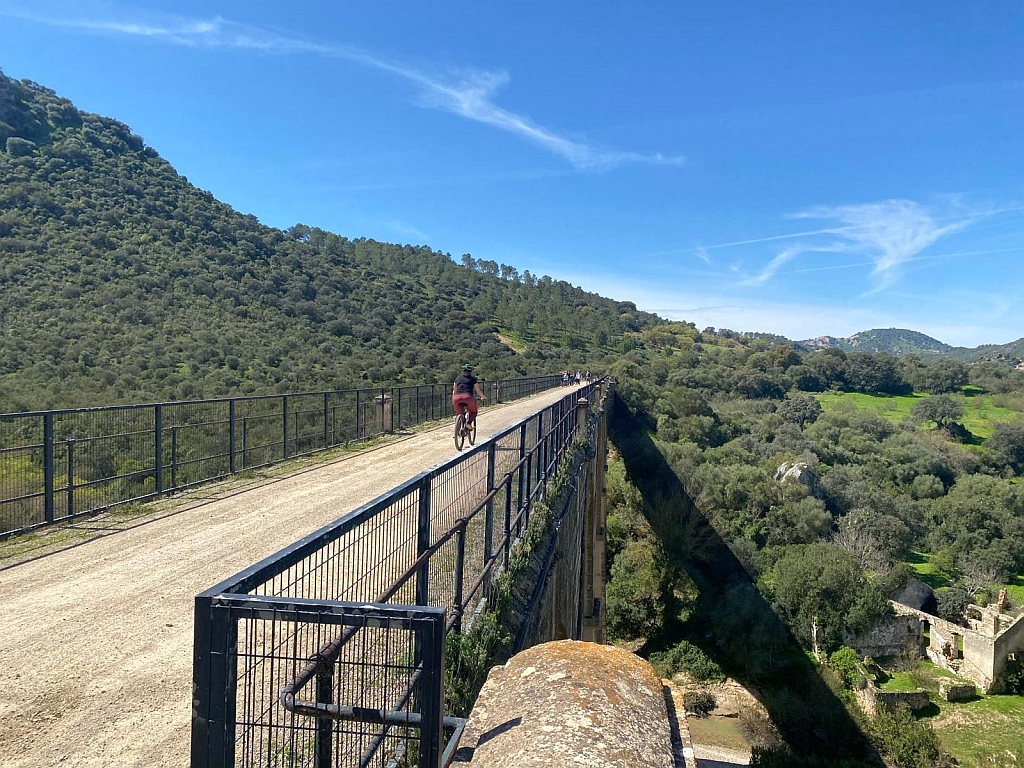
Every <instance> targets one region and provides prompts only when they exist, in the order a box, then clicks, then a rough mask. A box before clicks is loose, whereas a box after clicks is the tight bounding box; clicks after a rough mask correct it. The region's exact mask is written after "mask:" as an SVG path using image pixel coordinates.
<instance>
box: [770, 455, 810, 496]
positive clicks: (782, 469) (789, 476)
mask: <svg viewBox="0 0 1024 768" xmlns="http://www.w3.org/2000/svg"><path fill="white" fill-rule="evenodd" d="M775 481H776V482H779V483H799V484H800V485H802V486H803V487H804V488H806V489H807V493H809V494H810V495H811V496H814V497H817V496H818V479H817V478H816V477H815V476H814V471H813V470H812V469H811V468H810V466H808V464H807V462H805V461H785V462H783V463H782V464H780V465H779V468H778V469H776V470H775Z"/></svg>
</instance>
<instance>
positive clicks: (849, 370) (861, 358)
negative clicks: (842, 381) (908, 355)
mask: <svg viewBox="0 0 1024 768" xmlns="http://www.w3.org/2000/svg"><path fill="white" fill-rule="evenodd" d="M845 369H846V381H847V383H848V384H849V385H850V388H851V389H854V390H856V391H857V392H868V393H877V394H882V395H901V394H906V393H909V391H910V385H909V384H907V383H906V382H905V381H904V380H903V377H902V376H901V375H900V365H899V360H897V359H896V358H895V357H893V356H892V355H889V354H886V353H884V352H876V353H870V352H852V353H850V354H849V355H847V357H846V366H845Z"/></svg>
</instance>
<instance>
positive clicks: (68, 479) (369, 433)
mask: <svg viewBox="0 0 1024 768" xmlns="http://www.w3.org/2000/svg"><path fill="white" fill-rule="evenodd" d="M559 383H560V379H559V377H557V376H540V377H533V378H525V379H511V380H507V381H495V382H486V383H483V382H482V387H483V389H484V393H485V394H486V395H487V399H488V402H505V401H510V400H514V399H517V398H520V397H525V396H528V395H532V394H534V393H536V392H539V391H542V390H545V389H549V388H550V387H553V386H556V385H557V384H559ZM450 398H451V385H450V384H423V385H419V386H407V387H390V388H375V389H351V390H338V391H331V392H307V393H297V394H287V395H266V396H255V397H236V398H224V399H218V400H195V401H185V402H177V403H151V404H146V405H120V406H110V407H101V408H80V409H70V410H58V411H37V412H31V413H8V414H0V537H3V536H8V535H10V534H12V533H19V532H22V531H27V530H30V529H32V528H36V527H38V526H42V525H47V524H50V523H53V522H59V521H63V520H69V519H71V518H74V517H77V516H79V515H86V514H92V513H95V512H97V511H99V510H103V509H107V508H109V507H112V506H115V505H117V504H124V503H126V502H132V501H143V500H147V499H152V498H154V497H156V496H159V495H161V494H164V493H171V492H174V491H181V490H185V489H188V488H191V487H193V486H195V485H198V484H200V483H205V482H208V481H210V480H217V479H220V478H223V477H226V476H228V475H231V474H234V473H236V472H241V471H245V470H249V469H256V468H259V467H266V466H268V465H270V464H274V463H277V462H280V461H284V460H286V459H291V458H295V457H298V456H306V455H309V454H311V453H315V452H317V451H321V450H325V449H329V448H334V447H338V446H342V445H346V444H349V443H353V442H357V441H360V440H365V439H368V438H372V437H375V436H378V435H382V434H385V433H388V432H395V431H399V430H403V429H408V428H410V427H413V426H416V425H417V424H422V423H424V422H428V421H433V420H435V419H439V418H442V417H444V416H446V415H448V413H449V412H450V410H451V405H450Z"/></svg>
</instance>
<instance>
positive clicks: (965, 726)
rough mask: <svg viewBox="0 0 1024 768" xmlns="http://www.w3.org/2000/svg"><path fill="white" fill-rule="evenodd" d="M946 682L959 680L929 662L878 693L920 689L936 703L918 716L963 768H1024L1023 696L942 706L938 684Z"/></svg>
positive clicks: (894, 678)
mask: <svg viewBox="0 0 1024 768" xmlns="http://www.w3.org/2000/svg"><path fill="white" fill-rule="evenodd" d="M883 666H884V665H883ZM943 678H952V679H957V678H956V677H955V675H953V674H951V673H950V672H948V671H946V670H945V669H942V668H941V667H937V666H935V665H934V664H932V663H931V662H930V661H922V662H921V663H920V664H919V665H918V667H917V669H915V670H914V671H913V672H909V673H908V672H894V673H892V676H891V677H890V678H889V680H887V681H886V682H885V683H884V684H883V685H881V686H879V687H880V688H881V689H882V690H887V691H914V690H917V689H918V688H923V689H924V690H926V691H928V692H929V694H930V698H931V701H932V703H931V704H930V705H929V707H928V708H927V709H925V710H922V711H921V712H920V713H918V714H919V716H922V717H923V719H924V720H925V721H926V722H928V723H930V724H931V726H932V727H933V728H934V729H935V732H936V733H937V734H938V737H939V742H940V743H941V744H942V748H943V749H944V750H946V751H947V752H949V753H950V754H951V755H952V756H953V757H955V758H956V759H957V760H958V761H959V763H960V765H962V766H967V767H968V768H983V767H987V766H1004V765H1005V766H1011V765H1020V764H1021V763H1020V760H1021V759H1024V734H1022V733H1021V730H1020V723H1022V722H1024V696H978V697H976V698H974V699H973V700H972V701H965V702H955V703H954V702H948V701H943V700H942V699H941V698H939V696H938V690H939V680H941V679H943ZM1013 757H1016V758H1017V760H1016V761H1014V760H1013ZM1000 760H1001V761H1002V762H1000Z"/></svg>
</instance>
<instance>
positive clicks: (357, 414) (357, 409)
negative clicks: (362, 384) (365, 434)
mask: <svg viewBox="0 0 1024 768" xmlns="http://www.w3.org/2000/svg"><path fill="white" fill-rule="evenodd" d="M355 439H356V440H358V439H359V390H358V389H357V390H356V434H355Z"/></svg>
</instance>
